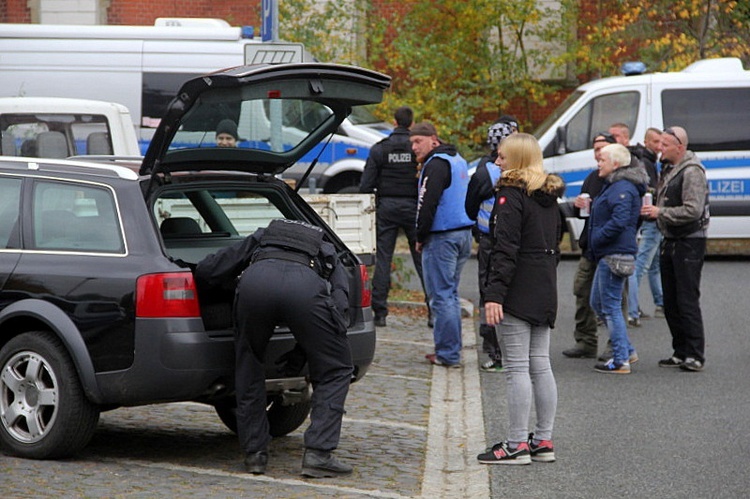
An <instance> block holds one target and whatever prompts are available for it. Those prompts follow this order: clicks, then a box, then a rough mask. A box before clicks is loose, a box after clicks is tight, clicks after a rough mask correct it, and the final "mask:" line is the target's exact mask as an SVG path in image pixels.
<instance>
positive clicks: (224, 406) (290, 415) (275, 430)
mask: <svg viewBox="0 0 750 499" xmlns="http://www.w3.org/2000/svg"><path fill="white" fill-rule="evenodd" d="M311 406H312V403H311V402H310V401H309V400H306V401H303V402H298V403H296V404H291V405H282V404H281V396H274V397H269V408H268V410H267V411H266V415H267V416H268V426H269V431H270V433H271V436H272V437H283V436H284V435H288V434H289V433H291V432H293V431H294V430H296V429H297V428H299V427H300V426H302V424H303V423H304V422H305V420H306V419H307V416H308V414H310V408H311ZM214 409H215V410H216V414H218V415H219V419H221V422H222V423H224V425H225V426H226V427H227V428H229V429H230V430H231V431H232V432H234V433H237V402H236V400H235V399H234V397H230V398H226V399H223V400H221V401H219V402H216V403H215V404H214Z"/></svg>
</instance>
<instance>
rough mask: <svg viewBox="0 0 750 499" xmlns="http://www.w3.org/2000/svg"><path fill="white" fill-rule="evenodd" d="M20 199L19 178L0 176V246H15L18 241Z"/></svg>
mask: <svg viewBox="0 0 750 499" xmlns="http://www.w3.org/2000/svg"><path fill="white" fill-rule="evenodd" d="M20 199H21V179H18V178H12V177H0V248H12V247H16V244H17V243H18V227H19V226H18V202H19V200H20ZM14 236H15V237H14ZM14 243H15V244H14Z"/></svg>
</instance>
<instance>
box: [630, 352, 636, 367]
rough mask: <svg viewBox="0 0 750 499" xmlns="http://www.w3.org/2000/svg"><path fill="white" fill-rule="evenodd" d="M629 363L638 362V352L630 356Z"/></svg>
mask: <svg viewBox="0 0 750 499" xmlns="http://www.w3.org/2000/svg"><path fill="white" fill-rule="evenodd" d="M628 362H630V363H631V364H635V363H636V362H638V352H633V353H631V354H630V356H628Z"/></svg>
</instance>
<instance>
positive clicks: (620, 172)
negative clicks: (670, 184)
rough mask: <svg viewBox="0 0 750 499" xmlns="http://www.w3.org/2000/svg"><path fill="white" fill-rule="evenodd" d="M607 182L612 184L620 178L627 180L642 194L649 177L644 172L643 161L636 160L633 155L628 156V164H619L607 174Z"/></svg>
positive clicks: (646, 186) (646, 187)
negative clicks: (619, 165)
mask: <svg viewBox="0 0 750 499" xmlns="http://www.w3.org/2000/svg"><path fill="white" fill-rule="evenodd" d="M606 180H607V182H608V183H610V184H614V183H615V182H618V181H620V180H627V181H628V182H630V183H632V184H633V185H635V186H636V188H637V189H638V193H639V194H640V195H641V196H643V195H644V194H645V193H646V190H647V189H648V182H649V177H648V173H647V172H646V167H645V166H643V163H641V162H640V161H638V159H637V158H636V157H635V156H632V155H631V157H630V164H629V165H628V166H621V167H620V168H618V169H616V170H615V171H613V172H612V173H610V174H609V175H607V179H606Z"/></svg>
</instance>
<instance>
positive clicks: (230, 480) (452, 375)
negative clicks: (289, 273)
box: [0, 313, 489, 498]
mask: <svg viewBox="0 0 750 499" xmlns="http://www.w3.org/2000/svg"><path fill="white" fill-rule="evenodd" d="M463 326H464V343H465V344H464V368H463V369H444V368H438V367H432V366H431V365H430V364H428V363H427V361H426V360H425V359H424V354H425V353H428V352H430V351H431V348H432V331H431V330H430V329H429V328H427V325H426V320H425V319H424V318H421V317H415V316H414V314H403V315H402V314H398V313H392V314H391V315H390V316H389V317H388V327H385V328H379V329H378V347H377V351H376V358H375V361H374V363H373V365H372V367H371V369H370V371H369V372H368V374H367V375H366V376H365V377H364V378H363V379H362V380H361V381H360V382H358V383H356V384H354V385H352V388H351V390H350V393H349V398H348V400H347V414H346V416H345V419H344V425H343V432H342V439H341V444H340V447H339V449H338V451H337V456H338V457H339V458H341V459H342V460H343V461H345V462H348V463H352V464H354V465H355V471H354V474H353V475H352V476H350V477H345V478H340V479H335V480H332V479H326V480H307V479H303V478H301V477H300V475H299V470H300V462H301V459H302V452H303V440H302V435H303V430H304V428H305V427H306V425H303V427H302V428H301V429H300V430H297V431H296V432H294V433H292V434H290V435H288V436H286V437H283V438H279V439H275V440H274V441H273V442H272V444H271V448H270V460H269V466H268V471H267V474H266V475H264V476H254V475H249V474H247V473H245V472H244V471H243V468H242V454H241V451H240V449H239V445H238V444H237V439H236V436H235V435H234V434H233V433H231V432H230V431H229V430H227V429H226V428H225V427H224V426H223V424H222V423H221V422H220V420H219V418H218V417H217V416H216V415H215V413H214V411H213V408H211V407H208V406H204V405H200V404H193V403H178V404H163V405H156V406H148V407H136V408H121V409H117V410H114V411H110V412H106V413H103V414H102V417H101V421H100V424H99V428H98V430H97V432H96V434H95V436H94V439H93V440H92V442H91V444H90V445H89V446H88V447H87V448H86V449H85V450H84V451H83V452H82V453H81V454H80V455H79V456H78V457H76V458H74V459H68V460H61V461H30V460H23V459H16V458H11V457H7V456H2V455H0V476H2V480H1V482H0V483H1V485H0V489H2V491H3V492H4V496H5V497H42V496H51V495H54V496H58V497H177V496H185V495H191V496H194V497H227V498H228V497H269V498H277V497H278V498H282V497H284V498H289V497H312V496H314V497H345V498H347V497H351V498H356V497H385V498H402V497H488V496H489V480H488V476H487V470H486V467H483V466H478V465H476V459H475V455H476V452H477V449H481V448H482V447H483V445H484V441H485V439H484V423H483V419H482V406H481V390H480V387H479V373H478V371H477V356H476V350H475V334H474V326H473V323H472V321H471V319H465V320H464V323H463Z"/></svg>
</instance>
